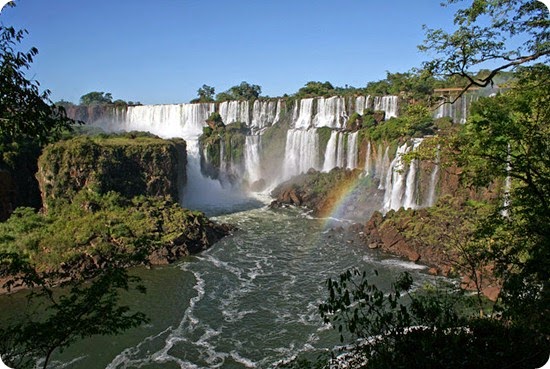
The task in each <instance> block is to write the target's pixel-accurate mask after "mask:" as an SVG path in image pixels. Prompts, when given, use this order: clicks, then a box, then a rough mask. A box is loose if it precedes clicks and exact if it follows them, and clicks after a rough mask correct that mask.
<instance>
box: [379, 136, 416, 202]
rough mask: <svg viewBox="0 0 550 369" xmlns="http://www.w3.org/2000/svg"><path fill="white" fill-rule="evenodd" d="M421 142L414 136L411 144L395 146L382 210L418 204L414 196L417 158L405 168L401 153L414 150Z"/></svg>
mask: <svg viewBox="0 0 550 369" xmlns="http://www.w3.org/2000/svg"><path fill="white" fill-rule="evenodd" d="M421 143H422V138H415V139H413V141H412V146H411V145H409V143H408V142H406V143H404V144H403V145H401V146H399V147H398V148H397V153H396V154H395V158H394V159H393V161H392V162H391V165H390V169H389V170H388V173H387V175H386V192H385V193H384V206H383V209H382V210H383V211H384V212H387V211H389V210H397V209H399V208H401V207H404V208H413V209H414V208H417V207H418V206H419V204H418V199H417V196H416V192H417V191H416V190H417V180H416V175H417V171H418V160H416V159H414V160H412V161H411V162H410V164H409V166H408V168H406V165H405V162H404V160H403V155H405V154H406V153H408V152H409V151H411V150H413V151H414V150H416V149H417V148H418V146H419V145H420V144H421Z"/></svg>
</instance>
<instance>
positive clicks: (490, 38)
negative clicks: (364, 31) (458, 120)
mask: <svg viewBox="0 0 550 369" xmlns="http://www.w3.org/2000/svg"><path fill="white" fill-rule="evenodd" d="M463 2H464V0H447V1H446V2H445V3H443V4H442V5H443V6H454V4H458V3H463ZM454 24H455V26H456V28H455V29H454V30H453V31H451V32H447V31H445V30H443V29H430V28H427V27H426V26H425V29H426V39H425V40H424V43H423V44H422V45H420V46H419V48H420V50H422V51H426V52H430V53H434V54H435V57H434V58H433V59H431V60H429V61H427V62H425V63H424V67H425V68H426V69H428V70H429V71H431V72H432V73H434V74H436V75H444V76H447V77H453V76H458V77H461V78H463V79H465V80H466V81H467V83H466V86H465V87H464V89H463V91H462V93H464V92H465V91H466V90H467V89H469V88H470V87H472V86H478V87H485V86H488V85H490V84H491V83H493V79H494V78H495V76H496V75H497V73H498V72H500V71H504V70H510V69H511V68H514V67H516V66H518V65H522V64H525V63H528V62H532V61H535V60H543V61H545V60H548V55H549V54H550V17H548V9H547V8H546V6H545V5H544V4H543V3H542V2H539V1H537V0H498V1H494V0H473V2H472V3H471V5H470V6H467V7H465V8H462V9H459V10H457V11H456V13H455V17H454ZM486 67H489V72H488V73H487V74H482V75H476V74H475V73H474V72H473V71H474V70H478V69H481V68H486Z"/></svg>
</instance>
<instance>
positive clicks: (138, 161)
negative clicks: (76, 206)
mask: <svg viewBox="0 0 550 369" xmlns="http://www.w3.org/2000/svg"><path fill="white" fill-rule="evenodd" d="M186 158H187V156H186V145H185V141H184V140H182V139H174V140H162V139H160V138H156V137H133V135H132V134H126V135H124V136H116V135H114V136H98V137H92V138H90V137H77V138H73V139H70V140H66V141H61V142H58V143H55V144H52V145H49V146H47V147H46V148H45V149H44V151H43V153H42V155H41V156H40V158H39V160H38V168H39V169H38V173H37V174H36V178H37V179H38V182H39V186H40V191H41V193H42V203H43V206H44V208H45V209H46V210H47V208H48V206H50V205H51V202H55V201H58V200H69V201H70V200H71V199H72V197H73V196H74V195H75V194H76V193H77V192H78V191H80V190H81V189H83V188H89V189H93V190H95V191H97V192H99V193H105V192H108V191H116V192H119V193H120V194H122V195H123V196H126V197H129V198H130V197H133V196H137V195H146V196H170V197H171V198H172V199H174V200H181V198H180V197H181V196H180V189H181V188H182V187H183V186H184V184H185V181H186V178H185V166H186Z"/></svg>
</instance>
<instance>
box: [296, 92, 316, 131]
mask: <svg viewBox="0 0 550 369" xmlns="http://www.w3.org/2000/svg"><path fill="white" fill-rule="evenodd" d="M312 115H313V99H302V100H300V106H299V108H298V104H296V105H295V107H294V128H296V129H308V128H309V127H310V126H311V119H312Z"/></svg>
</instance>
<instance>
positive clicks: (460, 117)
mask: <svg viewBox="0 0 550 369" xmlns="http://www.w3.org/2000/svg"><path fill="white" fill-rule="evenodd" d="M440 99H441V100H440V101H445V103H440V105H438V107H437V109H436V111H435V113H434V118H436V119H438V118H444V117H449V118H451V119H452V120H453V122H457V123H461V124H464V123H466V119H467V118H468V114H469V112H470V106H471V105H472V102H474V101H475V100H476V99H477V96H476V95H472V94H464V95H462V96H461V97H460V98H459V99H457V100H456V101H455V102H453V103H452V104H451V103H450V102H451V101H452V100H453V99H455V98H454V97H445V96H440Z"/></svg>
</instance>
